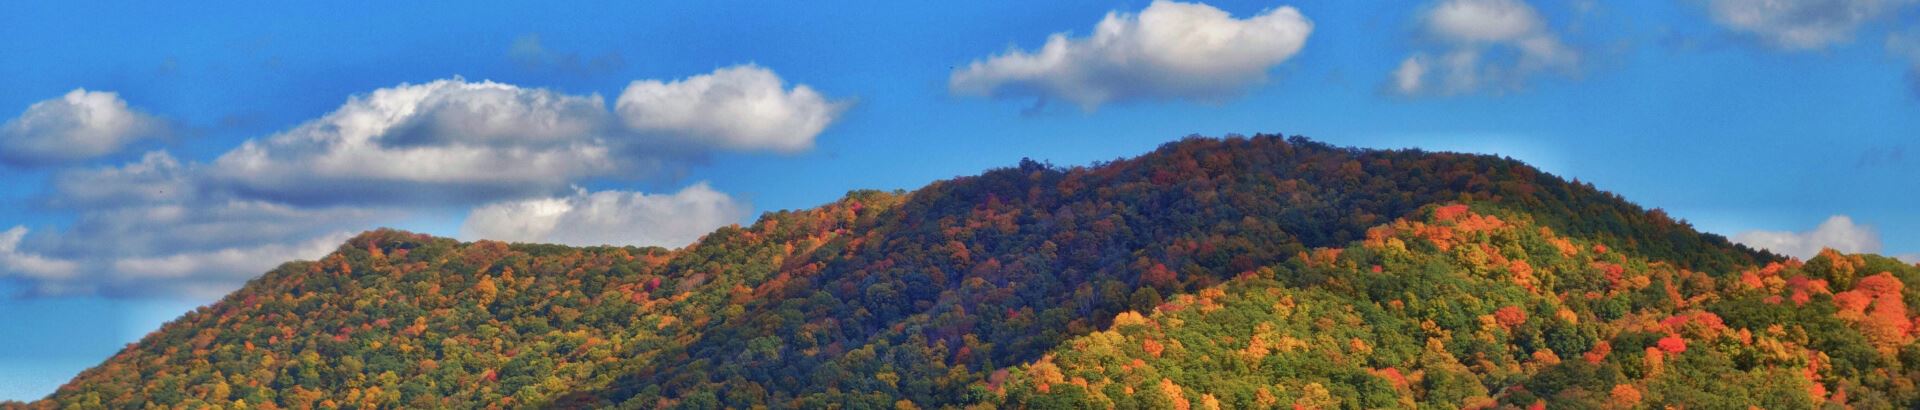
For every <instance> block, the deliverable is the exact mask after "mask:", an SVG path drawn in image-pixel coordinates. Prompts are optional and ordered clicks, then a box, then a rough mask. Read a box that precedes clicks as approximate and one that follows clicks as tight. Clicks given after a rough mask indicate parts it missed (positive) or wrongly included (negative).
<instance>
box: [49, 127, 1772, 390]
mask: <svg viewBox="0 0 1920 410" xmlns="http://www.w3.org/2000/svg"><path fill="white" fill-rule="evenodd" d="M1457 202H1468V203H1486V204H1490V206H1491V204H1499V205H1498V206H1500V207H1501V208H1503V209H1516V210H1517V211H1514V212H1517V213H1518V214H1520V215H1526V217H1527V218H1528V219H1529V220H1531V221H1533V222H1531V223H1538V224H1540V225H1541V226H1543V227H1546V228H1550V229H1552V230H1553V231H1555V232H1560V233H1562V234H1564V235H1567V236H1570V237H1578V238H1583V240H1591V241H1594V243H1598V244H1604V245H1605V246H1608V247H1611V248H1613V249H1617V250H1618V251H1619V252H1621V253H1627V254H1634V255H1648V256H1647V257H1648V258H1649V259H1652V260H1664V261H1668V262H1669V263H1672V264H1674V265H1675V266H1679V267H1681V268H1683V269H1695V270H1697V271H1703V272H1712V273H1714V274H1718V275H1732V274H1734V272H1738V271H1740V270H1741V269H1744V268H1746V267H1753V266H1762V265H1765V264H1766V263H1771V262H1777V261H1779V260H1780V259H1779V258H1778V257H1777V256H1773V255H1770V254H1766V253H1764V252H1759V251H1754V250H1751V249H1746V248H1744V247H1743V246H1739V245H1734V244H1731V243H1729V242H1727V241H1726V240H1725V238H1721V237H1719V236H1717V235H1712V234H1705V233H1700V232H1696V231H1693V230H1692V229H1691V228H1690V227H1688V226H1687V225H1685V224H1684V223H1682V222H1679V221H1675V220H1673V219H1672V218H1670V217H1667V216H1666V215H1665V214H1664V213H1662V212H1658V211H1657V210H1647V209H1645V208H1641V207H1639V206H1638V205H1634V204H1632V203H1631V202H1627V201H1625V200H1624V199H1622V198H1619V197H1618V196H1617V195H1612V194H1609V193H1605V192H1604V191H1599V190H1598V189H1595V188H1593V187H1592V186H1591V185H1590V184H1580V183H1571V182H1567V181H1564V180H1561V179H1559V178H1558V177H1555V176H1552V175H1550V174H1546V173H1544V172H1540V171H1538V170H1536V169H1533V168H1531V167H1529V166H1526V165H1524V164H1522V163H1519V162H1518V161H1513V160H1511V159H1503V158H1496V157H1491V156H1484V155H1471V154H1455V153H1429V152H1424V151H1418V150H1395V151H1380V150H1364V149H1355V148H1339V147H1333V146H1330V145H1326V144H1324V143H1319V142H1315V141H1312V140H1308V139H1305V138H1301V137H1293V138H1282V137H1279V136H1267V135H1262V136H1255V137H1251V138H1238V137H1230V138H1225V139H1204V138H1188V139H1184V140H1181V141H1176V142H1172V143H1168V144H1166V145H1164V146H1162V147H1161V148H1160V149H1158V150H1156V151H1154V152H1152V153H1149V154H1146V155H1143V156H1140V157H1135V158H1129V159H1120V160H1116V161H1113V162H1103V163H1097V164H1095V165H1092V166H1085V167H1067V168H1060V167H1054V166H1051V165H1047V164H1042V163H1037V162H1033V161H1023V162H1022V163H1021V164H1019V165H1018V166H1015V167H1009V168H1001V169H996V170H992V171H988V172H986V173H983V174H981V175H977V176H969V177H960V178H955V179H950V180H943V181H938V182H935V183H933V184H929V185H928V186H927V187H924V188H921V189H919V190H915V191H912V192H893V193H888V192H880V191H853V192H850V193H849V195H847V196H846V197H844V198H842V199H841V200H839V201H835V202H833V203H829V204H826V205H823V206H821V207H817V208H813V209H807V210H794V211H778V212H769V213H766V214H764V215H763V216H762V217H761V218H760V219H759V220H758V221H756V222H755V223H753V224H752V225H749V226H744V227H741V226H734V227H726V228H722V229H720V230H717V231H715V232H713V233H711V234H709V235H707V236H706V237H704V238H702V239H701V240H699V241H697V242H696V243H695V244H693V245H690V246H688V247H685V248H681V249H673V250H668V249H663V248H636V247H587V248H570V247H563V246H554V245H535V244H511V245H509V244H504V243H499V242H492V241H479V242H473V243H459V242H457V241H452V240H449V239H444V238H429V237H424V236H420V235H416V234H409V233H402V232H398V231H390V230H377V231H371V232H369V233H366V234H362V235H360V236H357V237H355V238H354V239H353V240H349V241H348V242H347V244H344V245H343V246H342V247H341V249H340V250H339V251H338V252H335V253H334V254H331V255H329V256H328V257H326V258H323V259H322V260H320V261H314V262H298V263H291V264H288V265H285V266H282V267H281V268H280V269H276V270H275V271H274V272H270V273H269V274H267V275H265V276H263V277H262V278H260V279H256V280H255V281H251V282H249V284H248V285H247V287H246V288H243V289H242V291H237V292H235V294H233V295H229V296H228V297H227V298H225V299H223V300H222V301H221V302H220V303H216V304H215V305H214V306H211V307H209V308H205V309H202V310H199V311H196V312H194V313H191V314H189V315H188V316H187V317H183V318H182V319H179V320H176V322H178V323H169V324H168V325H167V326H166V327H163V329H161V330H160V331H156V332H155V334H154V335H151V336H149V337H148V339H143V340H142V341H141V342H140V343H137V344H135V345H134V346H130V347H129V349H127V350H126V351H123V352H121V353H120V354H117V355H116V356H115V357H113V358H111V359H109V360H108V362H107V363H105V364H103V365H102V366H101V367H98V368H95V369H90V370H88V371H87V372H85V373H83V374H82V375H81V376H80V377H76V379H75V381H74V382H71V383H69V385H68V386H63V387H62V388H61V389H60V391H58V392H56V393H55V394H54V395H53V396H51V397H50V398H49V399H48V400H47V401H43V402H42V403H46V405H50V404H51V403H53V402H61V403H68V404H74V403H84V402H88V401H89V400H97V401H98V402H99V403H112V402H116V400H117V399H118V400H123V401H122V402H124V400H137V401H152V402H159V403H163V404H164V403H175V404H178V403H186V402H189V401H192V400H202V401H201V402H202V403H215V402H216V399H210V398H212V397H218V399H217V400H220V401H225V402H226V403H228V404H229V405H230V404H231V403H232V402H234V401H235V400H248V399H249V398H251V399H252V401H250V402H251V403H255V404H260V403H262V402H263V401H264V402H271V403H276V405H278V406H290V407H298V406H296V405H295V404H297V403H305V404H309V405H321V407H328V406H325V405H324V404H327V403H329V402H331V403H332V404H334V405H335V406H339V407H352V406H355V405H366V406H380V403H389V404H388V405H396V404H398V405H409V406H424V407H439V406H457V405H459V403H492V404H496V405H500V406H503V407H523V406H536V407H602V406H614V405H624V406H629V407H662V406H684V407H695V408H698V407H706V406H730V407H744V406H750V405H755V404H759V405H769V406H772V407H816V406H828V405H841V406H849V407H854V406H867V405H874V406H889V405H895V404H898V403H897V402H898V401H899V400H906V403H908V404H915V403H917V404H918V405H922V406H928V407H939V406H957V405H962V404H967V403H982V402H989V401H992V400H993V399H994V396H993V393H992V390H993V389H989V388H986V386H987V385H988V381H989V380H990V379H992V378H993V377H994V376H993V375H994V374H996V373H998V372H1000V371H1001V370H1004V369H1009V368H1013V367H1014V366H1018V365H1020V364H1022V363H1031V362H1032V361H1034V360H1036V359H1039V358H1040V357H1041V354H1043V353H1045V352H1048V351H1050V350H1052V349H1054V348H1055V347H1056V346H1059V344H1060V343H1063V342H1065V341H1068V340H1072V339H1074V338H1076V337H1083V336H1085V335H1088V334H1093V333H1095V332H1099V331H1101V330H1102V329H1106V328H1108V327H1109V326H1110V323H1111V321H1112V320H1113V318H1114V317H1115V316H1116V315H1117V314H1119V313H1122V312H1125V311H1151V310H1152V309H1153V308H1154V307H1156V306H1158V305H1160V303H1159V301H1161V300H1163V298H1169V297H1175V296H1179V295H1186V294H1190V293H1192V292H1198V291H1202V290H1205V289H1209V288H1212V287H1214V286H1217V285H1220V284H1222V283H1226V282H1229V281H1232V280H1234V278H1236V277H1239V276H1242V275H1244V274H1246V273H1247V272H1255V271H1258V269H1259V268H1262V267H1268V266H1274V265H1276V264H1284V263H1288V261H1296V260H1302V259H1309V258H1311V254H1310V252H1314V251H1315V249H1325V248H1327V247H1340V246H1345V245H1346V244H1349V243H1353V242H1355V241H1360V240H1364V239H1367V237H1368V235H1369V232H1370V231H1371V230H1373V229H1375V228H1377V227H1378V226H1381V225H1382V224H1389V223H1392V222H1393V221H1395V220H1397V219H1400V218H1405V217H1410V216H1417V215H1418V214H1420V213H1421V212H1426V211H1422V209H1430V207H1431V206H1433V205H1434V204H1442V203H1457ZM302 274H304V275H306V276H300V275H302ZM269 291H271V292H269ZM255 293H257V294H255ZM269 296H271V297H269ZM288 298H292V300H280V301H276V300H275V299H288ZM313 316H321V317H313ZM316 319H318V320H316ZM382 320H385V322H382ZM265 324H272V325H273V329H274V330H275V331H276V332H264V331H261V330H262V329H251V330H249V329H248V328H249V327H252V328H260V327H265V326H264V325H265ZM376 324H377V325H378V326H376ZM341 325H345V326H341ZM274 333H277V334H274ZM306 333H313V334H312V335H308V334H306ZM276 336H284V338H279V337H276ZM436 337H437V338H436ZM289 340H296V341H297V343H296V342H292V341H289ZM583 346H584V347H583ZM169 348H171V350H169ZM183 348H184V349H183ZM256 352H258V353H256ZM309 352H311V353H312V355H314V356H318V355H320V354H326V355H328V356H329V357H341V358H354V360H350V361H347V363H343V364H341V365H338V366H336V365H331V364H327V363H314V362H316V361H317V360H307V358H308V357H307V356H308V353H309ZM223 355H224V356H223ZM182 356H186V357H182ZM222 357H225V358H222ZM289 361H291V362H292V363H293V365H287V363H289ZM353 362H358V363H357V364H355V363H353ZM376 362H377V363H378V364H377V365H375V363H376ZM143 363H151V365H150V366H147V367H143V366H144V365H143ZM216 363H222V364H230V365H229V366H227V367H230V368H231V369H208V368H210V367H220V366H219V365H218V364H216ZM275 364H279V366H275ZM269 368H272V369H277V370H273V371H268V372H265V373H261V372H259V371H250V370H262V369H269ZM194 369H200V370H194ZM169 370H180V371H182V372H184V373H185V374H172V372H169ZM207 370H211V371H207ZM229 370H232V371H229ZM309 370H311V371H309ZM150 373H152V374H150ZM236 373H238V374H244V376H242V377H238V378H236V377H235V374H236ZM253 373H257V374H253ZM388 374H392V376H388ZM876 374H891V375H892V376H888V377H889V378H891V379H893V380H895V381H893V382H884V381H885V379H886V378H878V377H877V376H875V375H876ZM403 378H404V379H406V380H402V379H403ZM422 378H425V379H431V380H439V381H444V383H441V382H431V383H416V382H417V381H418V379H422ZM215 379H220V380H218V382H217V383H216V382H214V380H215ZM221 385H225V386H226V387H225V388H224V391H223V389H222V388H219V386H221ZM116 386H118V387H116ZM136 386H137V387H138V388H136ZM203 386H204V387H203ZM166 390H177V391H178V392H177V393H176V394H171V395H161V394H156V393H165V391H166ZM187 393H195V394H187ZM221 393H224V394H221ZM201 396H204V397H206V398H203V397H201ZM156 398H157V399H159V400H153V399H156ZM308 399H311V400H308Z"/></svg>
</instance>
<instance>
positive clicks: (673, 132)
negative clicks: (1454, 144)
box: [208, 65, 846, 204]
mask: <svg viewBox="0 0 1920 410" xmlns="http://www.w3.org/2000/svg"><path fill="white" fill-rule="evenodd" d="M845 105H846V103H842V102H832V101H828V100H827V99H826V98H825V97H824V96H822V95H821V94H820V93H819V92H816V91H814V90H813V89H812V88H810V87H807V86H805V85H796V86H794V87H793V88H791V89H786V88H784V81H782V80H781V79H780V77H779V76H778V75H776V74H774V73H773V71H771V70H768V69H766V68H763V67H759V66H755V65H743V66H736V67H728V68H721V69H718V70H715V71H714V72H712V73H710V74H705V75H698V76H693V77H689V78H686V79H683V80H678V81H673V82H662V81H658V80H641V81H635V82H633V83H632V84H631V85H629V86H628V87H627V89H626V91H625V92H623V93H622V94H621V96H620V98H619V101H618V104H617V112H615V111H609V110H608V109H607V107H606V105H605V102H604V99H603V98H601V97H600V96H599V95H570V94H565V93H561V92H557V91H553V90H547V89H538V88H524V87H519V86H514V85H510V84H501V83H495V82H490V81H482V82H468V81H465V80H461V79H452V80H440V81H434V82H431V83H426V84H403V85H400V86H397V87H392V88H385V89H380V90H376V91H374V92H372V93H369V94H365V95H361V96H356V97H353V98H351V99H350V100H348V102H347V103H346V104H345V105H343V106H341V107H340V108H339V109H338V110H335V111H334V112H332V113H329V114H327V115H326V116H323V117H321V118H319V119H316V120H313V121H310V122H308V123H306V124H303V125H301V126H299V127H296V128H294V129H292V130H289V131H286V132H283V133H280V134H277V135H274V136H271V137H268V138H265V139H262V140H252V141H248V142H246V143H245V144H243V145H241V146H240V147H239V148H237V149H234V150H233V151H230V152H227V153H226V154H224V155H222V156H220V158H219V159H217V160H215V161H214V162H213V163H212V166H211V169H209V170H208V172H209V173H210V174H211V175H212V176H213V177H215V178H217V179H218V180H220V181H222V182H224V183H226V184H228V185H229V186H230V188H232V189H235V190H239V191H243V192H245V193H247V194H248V195H253V196H258V197H263V198H268V199H273V200H279V201H286V202H292V203H300V204H328V203H343V202H350V201H382V202H397V203H406V202H436V203H474V202H485V201H494V200H501V199H507V198H521V197H528V196H535V195H546V194H552V193H557V192H562V191H564V190H565V189H566V187H568V186H570V185H571V184H573V183H574V182H577V181H580V180H583V179H592V178H631V177H633V176H637V175H646V174H651V173H657V172H659V171H661V170H663V169H667V168H670V167H672V166H674V165H676V164H680V163H684V162H686V161H687V160H689V159H690V158H695V157H698V156H699V155H702V154H704V153H705V152H709V151H713V150H749V151H750V150H772V151H779V152H798V151H803V150H806V149H808V148H811V147H812V146H813V141H814V138H816V137H817V136H818V135H819V134H820V133H821V132H822V131H823V130H825V129H826V127H827V126H828V125H830V124H831V123H832V122H833V121H834V119H835V118H836V117H837V115H838V114H839V112H840V111H841V110H842V108H844V107H845Z"/></svg>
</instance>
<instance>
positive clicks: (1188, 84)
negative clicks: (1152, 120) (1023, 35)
mask: <svg viewBox="0 0 1920 410" xmlns="http://www.w3.org/2000/svg"><path fill="white" fill-rule="evenodd" d="M1312 32H1313V22H1311V21H1309V20H1308V19H1307V18H1306V16H1303V15H1301V14H1300V11H1299V10H1297V9H1294V8H1293V7H1280V8H1275V9H1269V10H1266V11H1264V12H1261V13H1260V14H1258V15H1255V16H1252V17H1249V18H1245V19H1236V18H1233V16H1232V15H1229V14H1228V13H1227V12H1225V11H1221V10H1220V9H1217V8H1213V7H1212V6H1208V5H1205V4H1199V3H1178V2H1170V1H1155V2H1153V4H1152V5H1149V6H1147V8H1146V9H1145V10H1142V11H1140V13H1139V14H1138V15H1135V14H1127V13H1120V12H1109V13H1107V16H1106V18H1105V19H1102V20H1101V21H1100V23H1099V24H1098V25H1096V26H1094V30H1093V33H1092V35H1091V36H1090V37H1081V38H1069V37H1068V36H1067V34H1066V33H1058V34H1054V35H1052V36H1050V37H1048V38H1047V43H1046V45H1043V46H1041V47H1040V49H1039V50H1038V51H1035V52H1027V51H1024V50H1019V49H1012V50H1008V51H1007V52H1006V53H1004V54H1000V55H996V56H993V57H991V58H988V59H985V60H977V61H974V62H973V63H972V64H969V65H967V66H966V67H964V68H961V69H958V70H955V71H954V72H953V74H952V76H951V77H950V78H949V79H948V82H947V86H948V89H949V90H950V91H952V92H953V93H954V94H959V95H970V96H981V97H1011V98H1025V97H1034V98H1038V99H1039V102H1040V103H1042V104H1044V103H1045V102H1046V101H1047V100H1050V99H1060V100H1065V101H1068V102H1072V103H1074V104H1078V105H1080V106H1081V108H1083V109H1086V110H1093V109H1095V108H1097V107H1098V106H1100V105H1101V104H1104V103H1107V102H1113V101H1125V100H1171V99H1188V100H1199V101H1219V100H1224V99H1227V98H1230V97H1233V96H1237V95H1239V94H1241V93H1243V92H1245V91H1246V90H1247V89H1249V88H1251V87H1253V86H1255V85H1258V84H1261V83H1264V82H1265V81H1266V80H1267V71H1268V70H1270V69H1272V68H1273V67H1274V66H1277V65H1279V64H1280V63H1282V62H1285V61H1286V60H1287V59H1289V58H1292V57H1293V56H1294V55H1295V54H1297V53H1299V52H1300V49H1301V48H1302V47H1303V46H1305V45H1306V41H1307V37H1308V36H1309V35H1310V34H1312Z"/></svg>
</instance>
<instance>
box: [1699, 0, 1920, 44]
mask: <svg viewBox="0 0 1920 410" xmlns="http://www.w3.org/2000/svg"><path fill="white" fill-rule="evenodd" d="M1914 3H1915V1H1914V0H1706V7H1707V12H1708V14H1709V15H1711V17H1712V18H1713V22H1714V23H1716V24H1719V25H1720V26H1722V27H1725V28H1727V29H1728V30H1732V31H1734V32H1737V33H1741V34H1744V35H1749V36H1752V37H1754V38H1756V39H1758V40H1760V41H1762V42H1764V43H1766V44H1768V45H1770V46H1773V47H1777V48H1780V49H1784V50H1796V51H1797V50H1818V49H1823V48H1826V47H1828V46H1831V45H1834V44H1838V43H1844V42H1847V41H1850V40H1852V39H1853V36H1854V33H1855V32H1857V31H1859V29H1860V27H1861V26H1864V25H1866V24H1868V23H1870V22H1873V21H1876V20H1880V19H1882V18H1888V17H1892V16H1894V15H1896V14H1897V13H1898V12H1899V11H1900V10H1901V9H1902V8H1905V7H1907V6H1909V5H1912V4H1914Z"/></svg>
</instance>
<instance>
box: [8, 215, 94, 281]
mask: <svg viewBox="0 0 1920 410" xmlns="http://www.w3.org/2000/svg"><path fill="white" fill-rule="evenodd" d="M26 236H27V228H26V227H22V226H15V227H13V228H12V229H7V230H6V231H5V232H0V267H3V268H5V269H0V273H6V272H15V273H17V274H19V275H24V276H26V277H28V278H33V279H43V280H57V279H63V278H68V277H72V276H73V274H74V272H75V271H77V270H79V267H78V264H75V263H73V261H66V260H59V259H53V258H48V257H46V256H41V255H38V254H33V253H27V252H22V251H20V240H21V239H23V238H25V237H26Z"/></svg>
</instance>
